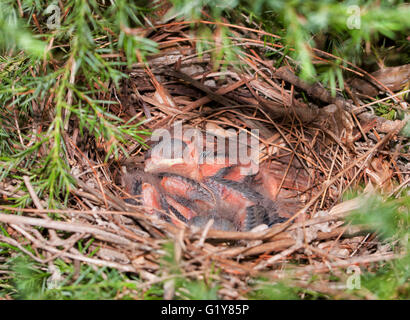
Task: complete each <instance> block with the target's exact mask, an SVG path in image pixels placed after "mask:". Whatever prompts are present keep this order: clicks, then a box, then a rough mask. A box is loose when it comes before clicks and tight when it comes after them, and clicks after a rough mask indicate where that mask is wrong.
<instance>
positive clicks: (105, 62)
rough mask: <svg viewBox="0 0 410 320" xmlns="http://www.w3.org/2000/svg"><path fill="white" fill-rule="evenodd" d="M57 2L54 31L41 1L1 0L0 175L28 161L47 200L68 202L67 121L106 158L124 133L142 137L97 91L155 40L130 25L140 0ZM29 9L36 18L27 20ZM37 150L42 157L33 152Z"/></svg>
mask: <svg viewBox="0 0 410 320" xmlns="http://www.w3.org/2000/svg"><path fill="white" fill-rule="evenodd" d="M59 3H61V4H62V5H63V9H65V10H66V11H64V12H60V20H61V21H60V26H59V27H58V28H56V29H54V30H53V29H52V30H48V28H47V22H48V18H49V16H48V15H47V14H49V13H47V11H46V8H47V6H48V5H50V3H49V2H47V1H35V2H33V1H31V0H22V1H21V7H19V5H18V3H17V2H15V1H2V2H1V4H0V50H3V51H0V54H1V52H3V54H4V56H2V57H0V74H1V88H0V124H1V130H0V151H1V154H0V156H1V158H0V178H4V177H5V176H7V175H10V172H12V171H13V172H18V173H19V175H20V174H22V173H23V172H24V171H26V170H25V168H28V167H30V170H27V171H28V172H24V173H25V174H28V175H29V176H31V177H32V180H33V181H34V182H33V185H34V186H35V187H36V189H37V192H38V193H39V194H43V193H44V192H47V194H48V199H49V201H50V205H53V206H57V205H58V203H59V201H57V202H55V199H56V198H58V197H59V196H60V195H65V200H66V201H67V196H68V191H69V188H70V186H71V185H72V184H73V179H72V178H71V175H70V170H69V166H68V165H67V163H68V159H67V150H66V149H67V143H68V142H67V140H66V138H65V131H66V129H67V128H69V127H70V126H69V125H68V121H70V120H72V121H76V119H77V120H78V123H79V126H80V131H81V134H85V131H86V132H87V134H91V135H92V136H94V137H95V140H101V141H103V142H105V143H106V145H107V149H108V150H107V151H108V153H107V158H108V157H109V156H110V155H111V154H113V155H114V156H115V157H118V155H119V151H120V150H121V149H122V150H123V151H124V149H123V145H125V144H127V143H129V141H130V140H131V139H133V140H134V141H135V140H136V141H140V142H142V141H143V140H142V138H141V135H146V134H148V132H145V131H142V130H140V129H138V127H139V126H140V123H135V120H134V119H132V121H129V122H128V123H124V120H122V119H120V118H117V117H114V116H113V115H112V113H111V112H110V105H111V104H113V103H117V102H113V101H105V100H100V99H99V98H98V97H99V96H101V92H107V90H108V85H109V84H110V83H113V84H115V85H116V86H118V83H119V80H120V79H121V78H123V77H125V76H126V75H125V74H124V73H123V72H121V68H125V67H126V65H127V63H128V65H130V64H131V63H133V62H135V61H137V56H140V57H141V58H144V57H145V56H146V54H149V53H155V52H156V43H154V42H152V41H150V40H148V39H145V38H143V37H137V36H135V35H133V34H132V33H130V32H129V29H131V28H136V27H140V26H142V25H143V19H144V16H145V14H147V13H149V10H150V9H148V8H147V7H146V6H145V5H146V1H139V4H140V5H139V6H138V2H137V3H136V2H134V1H129V0H117V1H115V3H114V4H113V5H112V6H106V5H105V4H104V3H101V2H99V1H96V0H89V1H79V0H70V1H60V2H57V1H55V2H53V3H52V4H54V5H55V4H57V5H58V4H59ZM60 11H61V8H60ZM51 13H52V12H51ZM63 13H64V15H63ZM34 14H35V15H36V17H38V18H37V19H38V23H35V22H34V21H33V20H32V19H31V17H32V16H33V15H34ZM19 16H22V17H19ZM39 28H41V29H39ZM29 29H31V31H32V34H30V31H29ZM46 32H48V33H46ZM33 34H36V35H35V36H34V35H33ZM121 52H124V55H125V56H126V62H124V61H123V59H121V56H120V54H119V53H121ZM112 56H113V57H114V58H111V57H112ZM50 106H51V109H50ZM32 119H33V120H34V122H37V124H39V123H40V122H41V123H42V124H43V123H46V124H47V127H45V128H43V130H42V131H41V133H40V131H39V130H36V129H37V128H36V127H27V126H26V125H25V124H27V123H31V122H32ZM16 123H17V124H18V125H19V128H20V130H16V129H17V128H16ZM130 138H131V139H130ZM39 152H41V153H43V154H45V156H44V157H43V158H39V157H38V153H39ZM24 204H25V203H24Z"/></svg>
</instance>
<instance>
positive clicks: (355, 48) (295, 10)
mask: <svg viewBox="0 0 410 320" xmlns="http://www.w3.org/2000/svg"><path fill="white" fill-rule="evenodd" d="M171 2H172V3H173V4H174V8H175V9H174V13H176V14H178V16H180V17H183V18H185V19H196V18H204V19H208V18H207V17H203V16H202V13H203V11H201V10H202V9H203V8H206V9H207V10H208V12H210V13H211V16H212V18H214V19H216V20H221V19H222V17H224V16H227V15H229V14H231V12H232V11H234V9H239V10H242V11H243V12H244V13H245V14H246V15H247V16H248V17H249V20H250V22H253V21H255V22H257V23H258V24H260V25H261V27H262V29H263V30H265V31H267V32H271V33H274V34H277V35H279V36H281V37H282V39H283V40H284V44H285V45H286V46H289V47H291V48H293V49H295V50H293V51H291V52H289V54H290V55H291V56H292V57H293V58H295V60H296V62H297V63H298V65H299V67H300V74H301V76H302V77H303V78H305V79H307V80H313V79H314V80H316V76H317V75H319V77H320V79H321V80H322V81H323V82H324V83H325V84H329V86H330V88H331V89H332V93H333V94H334V93H335V89H336V82H338V83H339V87H340V88H342V89H343V85H342V83H343V82H342V73H341V71H340V69H339V68H338V65H339V64H341V63H342V61H341V60H336V62H332V63H330V64H323V63H322V64H319V65H313V64H312V54H313V52H312V49H311V48H312V47H315V46H316V42H315V40H316V39H315V38H317V37H321V38H324V39H325V40H326V47H325V48H323V50H325V51H327V52H329V53H332V54H334V55H336V56H339V57H342V58H345V59H346V60H348V61H350V62H353V63H360V62H361V57H362V56H363V52H364V42H376V41H377V40H378V39H379V38H380V37H381V36H384V37H387V38H390V39H400V38H402V39H405V37H406V36H407V31H408V30H409V28H410V20H409V19H408V17H409V15H410V7H409V6H408V5H405V4H404V3H405V1H389V0H383V1H377V2H376V1H367V0H357V1H337V0H326V1H313V0H310V1H306V0H292V1H286V0H256V1H249V0H242V1H239V0H238V1H235V0H232V1H217V0H195V1H192V0H171ZM358 18H360V20H359V19H358ZM231 23H233V22H231ZM250 26H252V25H250ZM278 58H280V56H278ZM337 70H338V71H337Z"/></svg>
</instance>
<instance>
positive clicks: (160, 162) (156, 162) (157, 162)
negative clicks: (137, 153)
mask: <svg viewBox="0 0 410 320" xmlns="http://www.w3.org/2000/svg"><path fill="white" fill-rule="evenodd" d="M183 163H184V159H182V158H177V159H153V158H150V159H147V160H145V169H144V171H145V172H149V173H158V172H164V171H167V170H169V169H170V168H172V167H173V166H175V165H179V164H183Z"/></svg>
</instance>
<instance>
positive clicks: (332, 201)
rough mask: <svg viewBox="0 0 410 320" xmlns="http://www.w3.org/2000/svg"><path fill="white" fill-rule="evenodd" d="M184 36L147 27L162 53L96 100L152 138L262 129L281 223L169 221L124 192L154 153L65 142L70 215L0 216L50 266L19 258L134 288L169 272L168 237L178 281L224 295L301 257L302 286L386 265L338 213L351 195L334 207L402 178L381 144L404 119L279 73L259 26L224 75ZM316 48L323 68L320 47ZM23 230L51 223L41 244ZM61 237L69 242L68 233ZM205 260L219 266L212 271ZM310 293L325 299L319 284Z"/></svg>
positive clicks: (235, 294) (385, 255) (239, 293)
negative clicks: (125, 279) (102, 269)
mask: <svg viewBox="0 0 410 320" xmlns="http://www.w3.org/2000/svg"><path fill="white" fill-rule="evenodd" d="M187 28H188V25H186V24H172V23H171V24H168V25H166V26H163V27H158V28H157V29H156V30H155V31H151V32H150V33H149V38H150V39H152V40H155V41H157V42H158V43H159V45H160V48H161V53H160V54H158V55H155V56H152V57H149V58H148V61H147V63H142V62H141V63H140V64H138V65H135V66H134V67H133V68H132V70H128V73H129V79H127V80H126V81H124V82H123V83H122V85H121V90H120V91H118V90H117V89H116V88H115V87H114V86H113V87H112V90H111V91H110V92H109V93H102V95H104V94H105V95H106V96H102V97H101V98H102V99H108V98H111V99H113V100H114V99H118V101H119V102H120V103H119V104H118V105H112V106H110V111H111V112H112V113H113V114H115V115H117V116H118V117H121V118H123V119H124V120H129V119H131V118H132V117H135V119H134V120H132V121H135V122H138V121H141V120H143V119H145V122H144V123H143V124H142V126H141V128H142V129H148V130H151V131H153V130H155V129H158V128H169V127H171V126H172V125H173V124H174V123H175V122H177V121H182V122H183V123H184V125H187V126H190V127H194V128H199V129H201V130H205V131H206V130H209V131H212V132H216V133H219V134H226V132H227V130H228V129H235V130H236V132H241V131H246V132H250V131H251V130H252V129H258V130H259V139H260V140H259V141H260V146H261V148H260V155H259V159H258V161H260V164H261V165H264V166H267V167H268V168H270V170H271V172H272V174H273V176H274V178H275V183H276V185H277V197H278V199H280V200H281V201H282V204H284V205H283V212H285V211H286V208H287V207H288V210H287V212H285V213H284V215H285V216H286V217H287V218H289V219H288V220H287V221H286V222H284V223H278V224H274V225H273V226H272V227H271V228H259V229H258V228H256V229H253V230H252V231H246V232H236V231H221V230H213V229H212V228H211V226H212V225H211V224H206V225H205V227H204V228H190V227H189V226H186V225H175V224H173V223H170V222H167V221H166V220H164V219H161V217H159V216H158V215H156V214H152V212H151V210H150V208H146V207H144V206H143V205H141V203H138V202H137V204H136V205H135V204H134V205H133V204H127V203H126V202H125V201H124V199H126V198H129V197H130V196H132V195H130V193H129V192H126V190H129V185H128V186H127V184H129V183H130V182H129V181H128V182H127V180H126V179H124V176H126V174H127V173H130V172H132V170H135V168H143V167H144V156H145V154H146V153H147V152H148V150H149V148H147V147H144V146H142V145H140V144H139V143H137V142H135V143H133V144H131V145H130V146H129V147H128V150H127V152H128V153H129V154H130V157H129V158H127V157H125V156H124V155H123V156H122V159H120V161H114V160H109V162H108V164H104V163H103V160H102V159H104V152H105V149H107V148H109V144H110V143H111V142H106V141H105V142H104V141H99V142H97V144H96V148H95V150H91V151H90V152H85V151H79V150H80V149H82V150H84V146H85V145H87V143H88V142H86V141H79V138H77V139H76V138H75V137H74V138H73V144H76V145H78V146H79V148H71V147H70V150H69V154H70V155H71V160H72V163H71V165H72V168H73V169H72V170H73V174H74V175H75V176H76V177H77V178H76V179H77V186H78V187H77V188H76V189H73V190H71V196H72V200H71V201H70V207H69V208H67V210H56V211H55V212H56V213H58V214H59V216H60V217H61V220H59V221H52V220H51V219H49V218H48V217H47V215H45V213H46V212H51V211H50V210H44V209H43V206H42V205H41V202H38V205H36V206H37V209H26V210H20V211H23V212H26V213H31V214H30V215H31V216H29V215H28V214H25V215H23V216H14V215H13V216H11V215H10V216H9V218H8V219H9V221H4V219H3V220H2V222H7V223H10V225H11V226H12V228H13V230H14V232H17V233H20V234H23V235H24V236H25V237H26V238H27V239H28V240H29V241H31V242H32V243H33V244H35V246H36V247H37V250H39V252H47V253H48V255H47V257H48V258H46V259H44V258H40V257H39V256H36V255H34V254H33V253H30V252H29V253H28V254H30V255H31V256H32V257H33V258H34V259H36V260H37V261H40V262H45V260H47V261H50V259H51V260H52V259H53V258H55V257H60V258H63V259H68V260H79V261H82V262H84V263H89V264H96V265H100V266H108V267H112V268H116V269H118V270H121V271H124V272H131V273H136V274H138V275H139V276H140V277H141V279H143V280H144V282H143V283H142V287H144V288H149V286H150V285H152V284H154V283H159V282H162V281H166V280H167V279H170V278H172V275H171V276H170V275H169V274H164V273H163V270H162V269H161V267H160V261H161V259H162V257H163V255H164V250H163V245H164V243H166V242H167V241H172V242H173V244H174V252H175V256H174V259H175V263H176V264H177V265H178V267H179V269H180V270H181V273H180V276H185V277H189V278H194V279H207V277H213V278H217V279H218V280H219V281H220V282H221V283H222V286H221V289H220V290H219V295H220V297H222V298H226V299H238V298H241V297H243V296H244V295H245V294H246V292H247V290H248V287H249V283H248V279H249V277H250V276H258V275H263V276H264V277H267V278H268V279H273V280H275V279H280V278H281V277H283V275H284V274H285V273H288V272H290V271H287V269H286V267H287V266H288V262H289V261H290V260H292V261H297V262H298V264H297V266H295V265H289V267H291V268H290V270H291V272H292V275H293V276H294V277H296V278H297V279H298V281H297V283H298V285H300V286H303V285H306V282H304V281H306V280H308V279H309V278H308V276H309V275H310V274H311V273H312V272H315V273H319V274H320V273H326V272H329V271H332V272H335V273H337V272H338V268H339V267H342V268H343V267H347V266H350V265H352V264H360V263H368V262H372V261H378V260H386V259H392V258H394V256H395V255H394V254H393V253H392V252H390V251H389V250H387V251H385V252H380V251H375V247H376V245H375V242H374V236H373V235H370V234H368V233H367V232H366V231H365V230H360V229H358V228H356V227H355V228H353V227H352V226H350V225H345V224H344V221H343V219H344V217H345V216H346V215H347V214H349V213H350V212H352V211H353V210H355V209H358V208H359V207H360V201H359V200H358V199H353V200H350V201H347V202H343V203H340V200H341V195H343V193H344V192H345V191H346V190H348V188H350V187H354V186H357V185H358V184H359V183H362V182H365V183H367V184H368V185H371V184H372V185H374V186H375V187H377V188H379V189H382V190H383V191H384V192H387V193H391V192H395V184H394V179H395V178H396V177H398V176H399V175H397V174H395V172H396V173H397V172H406V168H405V166H406V164H405V162H400V161H397V162H394V161H392V157H391V156H390V154H389V152H388V148H387V147H388V146H387V144H388V143H389V142H390V141H391V140H392V139H396V137H397V136H396V133H397V132H398V130H400V129H401V127H402V125H403V124H402V123H401V122H400V121H398V122H393V121H390V122H386V121H385V120H381V119H377V118H375V117H373V116H372V115H369V114H366V113H355V112H354V110H355V108H356V107H355V106H354V104H353V102H352V101H351V100H345V99H344V98H343V97H342V96H337V97H336V98H334V97H332V96H330V94H326V93H327V90H325V89H324V88H322V87H315V86H310V85H308V84H306V83H304V82H303V81H302V80H300V79H299V78H297V77H296V76H295V74H294V72H293V71H292V70H293V67H295V66H294V65H292V60H291V59H290V58H289V59H288V58H287V57H286V56H285V57H284V59H283V63H284V65H285V66H284V67H281V68H279V69H276V68H274V67H273V63H272V61H269V60H266V59H265V58H263V53H264V52H265V51H267V50H278V48H277V47H270V46H269V45H266V46H264V43H263V40H262V39H261V38H260V34H259V33H258V32H256V31H255V32H253V31H250V30H241V29H239V30H238V29H236V32H237V34H238V37H237V38H235V39H234V40H233V41H234V44H235V45H237V46H241V48H242V49H243V52H244V54H243V55H240V56H239V59H240V61H241V65H240V68H238V67H237V66H232V65H230V64H229V63H226V64H224V63H221V65H224V67H219V68H217V69H215V67H214V66H215V65H214V63H213V62H212V61H213V60H212V59H211V52H204V53H202V54H201V55H199V54H198V52H197V51H196V49H195V44H194V42H193V41H191V39H189V38H187V36H186V33H185V31H186V30H187ZM317 54H318V57H317V58H318V59H319V56H320V59H321V60H323V57H322V56H323V55H324V53H319V52H317ZM326 58H328V59H331V57H330V56H326ZM352 68H353V67H352ZM353 69H354V68H353ZM302 92H304V95H302ZM107 95H111V96H107ZM306 99H307V100H306ZM307 101H309V102H307ZM70 134H71V135H72V132H71V133H70ZM148 140H149V139H147V141H148ZM386 150H387V151H386ZM93 153H94V155H92V154H93ZM87 157H88V158H89V159H87ZM407 172H409V170H408V169H407ZM400 178H401V179H402V180H403V181H405V180H406V177H405V176H401V177H400ZM27 184H28V185H29V182H28V181H27ZM10 186H11V184H8V187H10ZM5 187H6V186H5ZM127 188H128V189H127ZM369 189H370V188H367V191H369ZM10 192H12V191H10ZM369 192H371V191H369ZM33 197H35V195H33ZM35 199H36V197H35V198H33V200H35ZM37 201H39V200H38V199H37ZM286 201H290V202H291V203H292V206H287V205H286ZM34 202H35V203H37V202H36V201H34ZM33 215H35V216H36V217H34V216H33ZM30 226H42V227H45V228H48V230H50V236H49V238H44V236H42V235H40V234H39V233H38V232H37V233H36V232H35V230H34V229H32V228H30ZM56 230H58V231H64V232H65V233H66V234H67V233H68V234H69V235H70V236H69V237H68V238H67V237H66V238H64V239H63V236H62V235H61V234H57V233H56ZM89 237H93V238H95V239H97V241H95V242H94V243H93V244H92V245H91V246H90V247H89V250H90V251H92V250H94V249H95V248H97V247H100V250H98V251H97V255H96V256H95V257H93V258H90V257H88V256H87V255H85V254H83V253H80V252H79V251H77V250H75V249H74V248H73V244H74V243H75V242H76V241H78V240H79V239H86V238H89ZM3 240H4V239H3ZM370 240H372V241H370ZM7 241H11V240H7ZM13 245H17V244H16V243H13ZM61 248H64V249H61ZM211 266H212V267H213V269H219V270H220V271H221V272H220V273H218V274H217V275H216V274H215V273H213V274H212V275H211V274H210V270H211V269H212V268H211ZM233 278H234V280H233ZM317 289H318V290H322V291H324V292H329V291H332V289H331V288H330V287H328V286H327V285H325V284H322V283H321V282H320V281H319V282H317Z"/></svg>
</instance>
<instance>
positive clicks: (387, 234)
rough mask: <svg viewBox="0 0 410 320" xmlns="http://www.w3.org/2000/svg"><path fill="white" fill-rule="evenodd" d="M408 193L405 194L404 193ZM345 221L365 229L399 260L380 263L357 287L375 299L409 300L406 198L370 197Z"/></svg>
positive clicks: (408, 210)
mask: <svg viewBox="0 0 410 320" xmlns="http://www.w3.org/2000/svg"><path fill="white" fill-rule="evenodd" d="M407 192H408V191H407ZM349 220H350V221H351V222H352V223H353V224H360V225H362V226H366V227H368V228H369V229H370V230H371V231H374V232H377V235H378V237H380V238H381V239H383V240H384V242H385V243H386V244H388V245H390V246H391V248H392V249H393V251H394V252H397V253H399V254H402V258H400V259H396V260H392V261H387V262H380V263H378V264H377V265H376V266H374V267H373V268H372V269H371V270H369V271H368V272H365V273H363V274H362V276H361V284H362V286H363V287H365V288H366V289H367V290H368V291H370V292H371V293H372V294H373V295H375V296H376V297H377V298H379V299H409V297H410V287H409V280H410V238H409V230H410V197H409V196H404V197H402V198H399V199H387V200H383V199H382V198H381V197H376V196H375V197H372V198H370V199H366V200H365V201H363V205H362V208H361V209H359V210H357V211H356V212H354V213H353V214H352V215H351V216H350V217H349Z"/></svg>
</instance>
